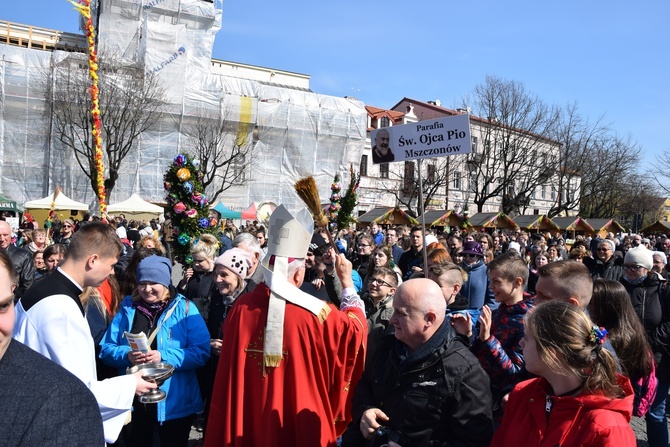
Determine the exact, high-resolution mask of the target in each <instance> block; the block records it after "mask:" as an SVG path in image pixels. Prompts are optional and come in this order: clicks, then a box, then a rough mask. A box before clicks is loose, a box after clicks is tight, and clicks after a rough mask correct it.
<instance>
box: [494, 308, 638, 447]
mask: <svg viewBox="0 0 670 447" xmlns="http://www.w3.org/2000/svg"><path fill="white" fill-rule="evenodd" d="M606 334H607V331H605V330H604V329H602V328H598V327H597V326H595V325H594V324H593V322H592V321H591V320H590V319H589V317H588V316H587V315H586V313H585V312H584V311H582V310H581V309H579V308H578V307H577V306H574V305H572V304H569V303H566V302H563V301H557V300H553V301H548V302H545V303H542V304H539V305H538V306H536V307H535V309H534V310H533V311H532V312H531V313H529V314H527V315H526V317H525V335H524V337H523V339H522V341H521V346H522V348H523V354H524V359H525V362H526V368H527V369H528V371H530V372H532V373H534V374H536V375H538V376H539V377H538V378H537V379H531V380H527V381H525V382H521V383H519V384H518V385H517V386H516V387H515V388H514V391H512V393H511V394H510V397H509V402H508V403H507V406H506V407H505V414H504V416H503V420H502V424H501V425H500V427H499V428H498V430H497V431H496V433H495V436H494V438H493V441H492V443H491V446H509V445H524V446H563V447H566V446H613V447H614V446H616V447H627V446H631V447H634V446H635V445H636V441H635V435H634V434H633V430H632V429H631V427H630V425H629V422H630V418H631V413H632V409H633V391H632V389H631V386H630V382H629V381H628V379H627V378H625V377H623V376H621V375H618V374H617V372H616V371H617V366H616V362H615V360H614V358H613V357H612V355H611V354H610V352H609V351H607V349H603V343H604V341H605V336H606Z"/></svg>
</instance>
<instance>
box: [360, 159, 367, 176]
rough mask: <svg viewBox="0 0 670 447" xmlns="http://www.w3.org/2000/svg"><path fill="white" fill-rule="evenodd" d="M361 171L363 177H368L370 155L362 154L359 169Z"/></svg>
mask: <svg viewBox="0 0 670 447" xmlns="http://www.w3.org/2000/svg"><path fill="white" fill-rule="evenodd" d="M359 172H360V173H361V177H367V176H368V156H367V155H361V167H360V169H359Z"/></svg>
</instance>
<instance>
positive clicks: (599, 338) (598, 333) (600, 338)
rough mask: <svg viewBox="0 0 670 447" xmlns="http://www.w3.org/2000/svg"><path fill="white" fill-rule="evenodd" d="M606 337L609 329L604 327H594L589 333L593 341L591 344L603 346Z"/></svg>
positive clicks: (590, 339)
mask: <svg viewBox="0 0 670 447" xmlns="http://www.w3.org/2000/svg"><path fill="white" fill-rule="evenodd" d="M606 337H607V329H605V328H604V327H598V326H596V325H593V327H592V328H591V330H590V331H589V341H591V343H596V344H598V345H602V344H603V343H605V338H606Z"/></svg>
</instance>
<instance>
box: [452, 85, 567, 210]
mask: <svg viewBox="0 0 670 447" xmlns="http://www.w3.org/2000/svg"><path fill="white" fill-rule="evenodd" d="M465 104H466V105H467V106H470V107H471V109H472V111H473V113H474V115H475V116H473V117H472V119H471V128H472V133H473V136H476V138H478V140H479V141H478V142H477V144H476V148H475V150H474V151H473V153H471V154H469V155H468V156H467V159H466V160H467V161H466V165H467V174H466V175H467V177H468V182H469V191H468V194H469V197H470V199H471V201H472V202H473V203H474V204H476V205H477V211H478V212H482V210H483V208H484V204H485V203H486V202H487V201H489V200H491V199H492V198H494V197H502V211H503V212H504V213H506V214H511V213H519V212H522V211H523V210H524V209H525V208H526V207H527V206H528V204H529V200H530V195H531V194H532V192H533V191H534V190H535V188H536V187H537V186H538V185H542V184H547V183H549V182H550V181H551V180H552V179H553V178H554V176H555V173H556V168H557V165H558V159H559V157H558V148H559V145H558V143H557V142H556V141H553V140H551V139H550V138H551V136H552V135H553V133H554V132H553V129H554V126H555V125H556V122H557V119H558V113H557V110H556V109H555V108H552V107H549V106H548V105H546V104H545V103H544V102H542V101H541V100H540V99H539V98H537V97H536V96H534V95H532V94H530V93H529V92H527V91H526V89H525V88H524V86H523V85H522V84H520V83H518V82H515V81H506V80H503V79H500V78H497V77H494V76H487V77H486V80H485V82H484V83H483V84H480V85H478V86H476V87H475V89H474V92H473V94H472V96H471V98H469V99H466V101H465ZM479 117H481V118H479Z"/></svg>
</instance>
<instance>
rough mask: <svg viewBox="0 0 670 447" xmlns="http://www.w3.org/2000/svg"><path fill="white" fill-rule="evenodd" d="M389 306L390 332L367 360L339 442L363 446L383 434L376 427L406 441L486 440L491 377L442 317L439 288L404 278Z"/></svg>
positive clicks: (443, 306)
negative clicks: (348, 419)
mask: <svg viewBox="0 0 670 447" xmlns="http://www.w3.org/2000/svg"><path fill="white" fill-rule="evenodd" d="M393 309H394V311H393V315H392V317H391V319H390V321H389V323H390V324H391V325H393V327H394V329H395V334H394V335H395V337H388V339H387V340H385V342H386V344H383V345H381V346H380V347H379V349H378V350H377V353H376V354H375V355H374V357H373V359H372V361H371V363H370V364H369V365H367V366H366V370H365V372H364V373H363V377H362V378H361V380H360V381H359V383H358V385H357V387H356V390H355V393H354V399H353V405H352V416H353V420H352V423H351V424H350V425H349V427H348V428H347V431H346V432H345V433H344V436H343V438H342V446H343V447H350V446H363V445H366V441H365V440H366V439H367V440H372V439H373V438H374V437H375V436H380V435H381V433H380V432H381V430H380V427H381V426H385V427H386V428H387V429H388V430H389V433H388V439H390V440H395V442H396V443H397V444H400V445H401V446H403V447H411V446H423V445H434V446H441V445H444V446H447V445H449V446H486V445H488V444H489V442H490V441H491V437H492V436H493V428H492V422H491V392H490V390H489V378H488V375H487V374H486V372H484V370H483V369H482V367H481V365H480V364H479V362H478V361H477V358H476V357H475V356H474V355H473V354H472V353H471V352H470V350H469V349H468V346H467V345H468V341H467V340H466V339H465V338H464V337H462V336H460V335H457V334H456V332H455V331H454V329H453V328H452V326H451V325H450V324H449V322H448V321H447V320H446V318H445V312H446V302H445V300H444V297H443V296H442V292H441V291H440V288H439V287H438V286H437V284H436V283H435V282H433V281H431V280H429V279H424V278H418V279H412V280H410V281H407V282H405V283H403V284H402V285H400V286H399V287H398V289H397V291H396V294H395V297H394V299H393ZM375 442H377V440H376V441H375ZM384 443H385V442H384Z"/></svg>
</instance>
